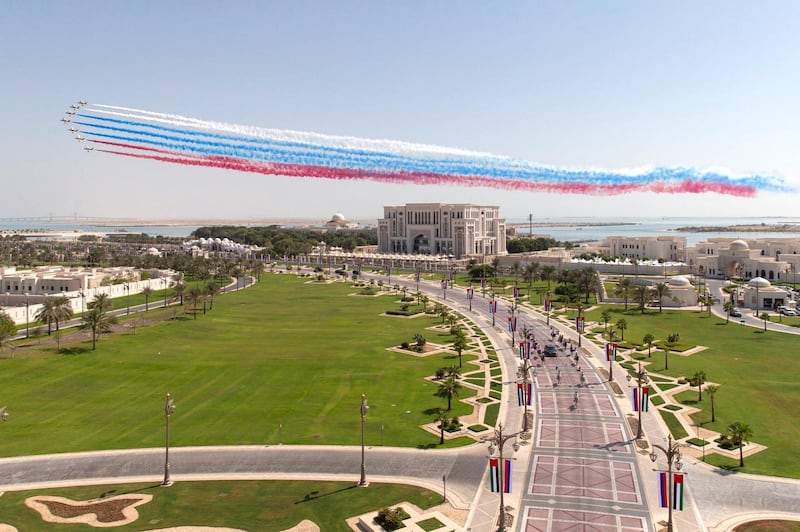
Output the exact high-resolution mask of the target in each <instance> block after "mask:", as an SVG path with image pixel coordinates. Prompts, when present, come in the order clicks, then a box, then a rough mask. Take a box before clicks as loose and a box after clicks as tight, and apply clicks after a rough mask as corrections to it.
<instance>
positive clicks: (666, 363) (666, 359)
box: [664, 347, 669, 370]
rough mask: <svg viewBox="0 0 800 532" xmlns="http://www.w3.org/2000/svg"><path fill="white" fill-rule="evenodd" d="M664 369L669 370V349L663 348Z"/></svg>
mask: <svg viewBox="0 0 800 532" xmlns="http://www.w3.org/2000/svg"><path fill="white" fill-rule="evenodd" d="M664 369H665V370H668V369H669V347H664Z"/></svg>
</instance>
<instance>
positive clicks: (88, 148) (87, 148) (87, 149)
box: [84, 146, 94, 151]
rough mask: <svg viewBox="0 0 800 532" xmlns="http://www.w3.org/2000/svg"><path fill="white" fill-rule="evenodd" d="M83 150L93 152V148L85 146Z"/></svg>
mask: <svg viewBox="0 0 800 532" xmlns="http://www.w3.org/2000/svg"><path fill="white" fill-rule="evenodd" d="M84 150H86V151H93V150H94V148H92V147H91V146H86V147H85V148H84Z"/></svg>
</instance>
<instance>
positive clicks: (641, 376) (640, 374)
mask: <svg viewBox="0 0 800 532" xmlns="http://www.w3.org/2000/svg"><path fill="white" fill-rule="evenodd" d="M627 379H628V382H630V380H631V375H630V373H629V374H628V377H627ZM647 381H648V379H647V371H645V370H643V369H642V363H641V362H639V369H638V370H637V371H636V387H637V390H636V393H637V395H636V397H637V403H636V404H637V405H638V410H639V423H638V425H637V426H636V439H637V440H640V439H642V409H643V408H644V400H643V397H642V384H643V383H644V384H647Z"/></svg>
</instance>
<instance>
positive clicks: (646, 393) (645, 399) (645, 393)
mask: <svg viewBox="0 0 800 532" xmlns="http://www.w3.org/2000/svg"><path fill="white" fill-rule="evenodd" d="M649 404H650V388H648V387H647V386H642V397H641V408H642V412H648V411H649V408H648V405H649Z"/></svg>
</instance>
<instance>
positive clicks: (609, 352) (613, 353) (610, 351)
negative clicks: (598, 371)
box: [606, 344, 617, 362]
mask: <svg viewBox="0 0 800 532" xmlns="http://www.w3.org/2000/svg"><path fill="white" fill-rule="evenodd" d="M616 359H617V344H606V362H611V361H612V360H616Z"/></svg>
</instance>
